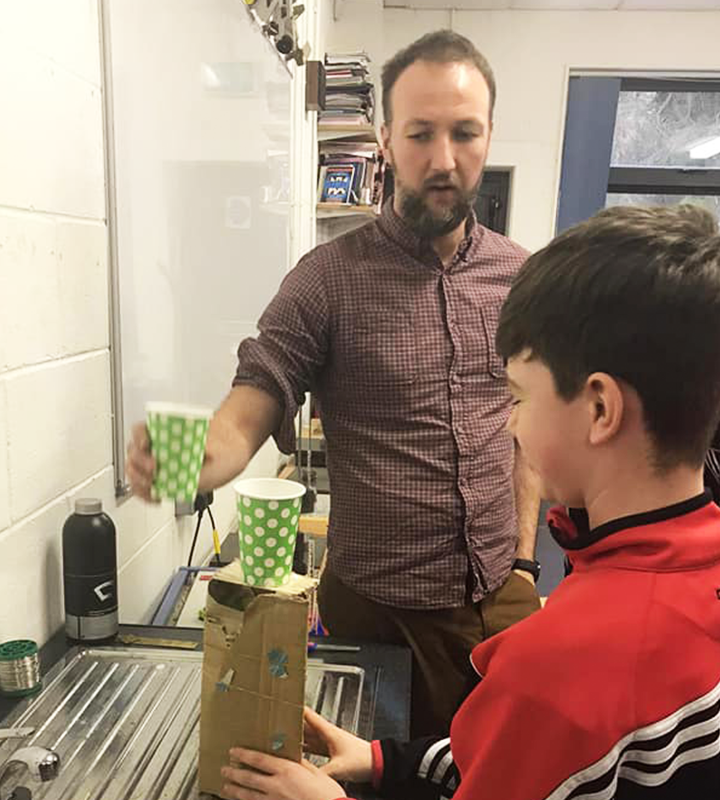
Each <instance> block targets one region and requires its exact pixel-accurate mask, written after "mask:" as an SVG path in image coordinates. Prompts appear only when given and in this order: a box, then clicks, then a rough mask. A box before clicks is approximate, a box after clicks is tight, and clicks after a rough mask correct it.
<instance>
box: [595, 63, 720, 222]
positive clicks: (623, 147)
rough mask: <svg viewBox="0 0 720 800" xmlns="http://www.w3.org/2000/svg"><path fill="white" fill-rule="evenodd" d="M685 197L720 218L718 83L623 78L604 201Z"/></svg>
mask: <svg viewBox="0 0 720 800" xmlns="http://www.w3.org/2000/svg"><path fill="white" fill-rule="evenodd" d="M681 202H694V203H698V204H700V205H702V206H704V207H705V208H707V209H708V210H709V211H712V212H713V213H714V214H715V215H716V216H718V217H719V218H720V83H717V82H710V81H681V80H674V81H669V80H653V79H623V80H622V81H621V83H620V93H619V96H618V102H617V112H616V117H615V130H614V134H613V141H612V153H611V157H610V171H609V179H608V189H607V195H606V205H607V206H613V205H621V204H622V205H638V204H642V205H674V204H676V203H681Z"/></svg>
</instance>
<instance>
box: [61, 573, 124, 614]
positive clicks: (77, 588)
mask: <svg viewBox="0 0 720 800" xmlns="http://www.w3.org/2000/svg"><path fill="white" fill-rule="evenodd" d="M117 607H118V601H117V582H116V578H115V573H114V572H106V573H103V574H100V575H68V574H66V575H65V613H66V614H72V615H73V616H76V617H98V616H103V615H105V614H109V613H111V612H113V611H117Z"/></svg>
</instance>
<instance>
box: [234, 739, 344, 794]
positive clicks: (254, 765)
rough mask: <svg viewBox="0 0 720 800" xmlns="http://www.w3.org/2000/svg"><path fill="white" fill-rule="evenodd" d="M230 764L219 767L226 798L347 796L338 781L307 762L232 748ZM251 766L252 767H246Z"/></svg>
mask: <svg viewBox="0 0 720 800" xmlns="http://www.w3.org/2000/svg"><path fill="white" fill-rule="evenodd" d="M230 761H231V764H235V765H238V766H229V767H223V768H222V776H223V778H224V779H225V783H224V785H223V790H222V792H223V797H225V798H228V799H229V800H336V798H339V797H346V794H345V792H344V791H343V790H342V787H341V786H340V784H339V783H336V782H335V781H334V780H333V779H332V778H331V777H330V776H329V775H326V774H325V773H324V772H321V771H320V770H319V769H318V768H317V767H315V766H313V765H312V764H310V763H309V762H308V761H303V762H302V763H300V764H297V763H295V762H294V761H288V760H287V759H285V758H276V757H275V756H269V755H265V753H256V752H255V751H254V750H244V749H242V748H239V747H234V748H233V749H232V750H230ZM246 767H250V768H251V769H246Z"/></svg>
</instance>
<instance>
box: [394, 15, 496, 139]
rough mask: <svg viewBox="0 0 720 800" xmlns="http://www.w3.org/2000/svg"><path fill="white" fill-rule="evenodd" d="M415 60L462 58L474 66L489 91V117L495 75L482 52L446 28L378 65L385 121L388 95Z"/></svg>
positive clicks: (439, 60) (493, 96)
mask: <svg viewBox="0 0 720 800" xmlns="http://www.w3.org/2000/svg"><path fill="white" fill-rule="evenodd" d="M416 61H432V62H434V63H436V64H448V63H450V62H455V61H466V62H468V63H469V64H473V65H474V66H475V67H477V69H478V71H479V72H480V74H481V75H482V76H483V78H485V82H486V83H487V85H488V89H489V90H490V119H491V120H492V115H493V109H494V108H495V95H496V93H497V89H496V86H495V76H494V75H493V71H492V68H491V67H490V64H489V63H488V61H487V59H486V58H485V56H483V54H482V53H481V52H480V51H479V50H478V49H477V48H476V47H475V45H474V44H473V43H472V42H471V41H470V40H469V39H467V38H465V36H461V35H460V34H459V33H455V32H454V31H449V30H441V31H433V33H426V34H425V36H421V37H420V38H419V39H416V40H415V41H414V42H413V43H412V44H409V45H408V46H407V47H405V48H404V49H402V50H400V51H399V52H397V53H395V55H394V56H393V57H392V58H391V59H389V60H388V61H386V62H385V64H384V65H383V68H382V93H383V96H382V104H383V117H384V118H385V124H386V125H389V124H390V123H391V122H392V104H391V102H390V95H391V93H392V88H393V86H394V85H395V82H396V81H397V79H398V78H399V77H400V75H401V74H402V73H403V72H404V71H405V70H406V69H407V68H408V67H409V66H410V65H411V64H414V63H415V62H416Z"/></svg>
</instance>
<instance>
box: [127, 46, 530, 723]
mask: <svg viewBox="0 0 720 800" xmlns="http://www.w3.org/2000/svg"><path fill="white" fill-rule="evenodd" d="M382 88H383V112H384V118H385V123H384V125H383V128H382V142H383V151H384V155H385V158H386V161H387V163H389V164H390V165H391V167H392V169H393V173H394V179H395V193H394V195H393V197H392V198H390V199H389V200H388V201H387V202H386V204H385V206H384V208H383V210H382V213H381V215H380V216H379V217H378V218H377V219H376V220H375V221H373V222H371V223H369V224H367V225H365V226H363V227H362V228H360V229H357V230H355V231H352V232H351V233H348V234H346V235H344V236H341V237H339V238H337V239H335V240H334V241H332V242H330V243H328V244H324V245H321V246H319V247H317V248H315V249H314V250H313V251H311V252H310V253H308V254H307V255H306V256H305V257H303V258H302V259H301V261H300V262H299V263H298V265H297V266H296V267H295V269H293V270H292V271H291V272H290V273H289V274H288V275H287V277H286V278H285V280H284V281H283V283H282V285H281V287H280V289H279V291H278V294H277V295H276V296H275V298H274V299H273V300H272V301H271V303H270V305H269V306H268V308H267V309H266V311H265V312H264V314H263V316H262V317H261V319H260V322H259V325H258V328H259V331H260V334H259V336H258V337H257V338H256V339H255V338H253V339H246V340H245V341H243V342H242V343H241V344H240V347H239V349H238V367H237V372H236V375H235V378H234V381H233V388H232V390H231V392H230V394H229V395H228V397H227V398H226V400H225V401H224V403H223V404H222V406H221V407H220V409H219V410H218V412H217V414H216V416H215V418H214V420H213V422H212V424H211V428H210V434H209V437H208V446H207V451H206V458H205V463H204V466H203V471H202V474H201V479H200V482H201V487H202V488H205V489H210V488H214V487H217V486H220V485H222V484H224V483H227V482H228V481H229V480H231V479H232V478H233V477H234V476H235V475H237V474H238V473H239V472H241V471H242V470H243V469H244V468H245V466H246V465H247V463H248V461H249V460H250V458H251V457H252V455H253V454H254V453H255V452H256V451H257V449H258V448H259V447H260V445H261V444H262V443H263V442H264V441H265V439H266V438H267V437H268V436H271V435H272V436H273V437H274V438H275V440H276V442H277V444H278V446H279V448H280V450H282V451H283V452H286V453H291V452H293V451H294V449H295V429H294V418H295V415H296V412H297V409H298V405H299V404H300V403H302V402H303V399H304V397H305V393H306V392H307V391H311V392H312V393H313V395H314V396H315V397H316V398H317V400H318V405H319V410H320V416H321V418H322V424H323V431H324V435H325V440H326V447H327V466H328V470H329V476H330V489H331V513H330V522H329V529H328V539H327V544H328V551H327V567H326V569H325V570H324V572H323V575H322V580H321V583H320V587H319V594H318V599H319V603H320V612H321V617H322V619H323V622H324V623H325V625H326V627H327V628H328V629H329V631H330V633H331V634H333V635H335V636H340V637H347V638H352V639H362V640H370V641H375V642H383V643H395V644H406V645H409V646H410V647H411V648H412V651H413V688H412V711H411V729H412V735H413V736H421V735H423V734H429V733H432V734H437V733H438V732H441V731H443V730H446V729H447V727H448V725H449V723H450V720H451V718H452V716H453V713H454V712H455V710H456V709H457V707H458V705H459V704H460V702H461V701H462V700H463V699H464V697H465V696H466V694H467V693H468V691H469V690H470V689H471V688H472V685H473V683H474V681H475V680H476V676H475V675H474V673H473V671H472V668H471V666H470V660H469V655H470V652H471V650H472V649H473V647H474V646H475V645H476V644H478V643H479V642H480V641H481V640H483V639H485V638H487V637H489V636H491V635H492V634H494V633H497V632H498V631H500V630H502V629H504V628H506V627H507V626H508V625H510V624H512V623H513V622H515V621H517V620H519V619H522V618H523V617H525V616H527V615H528V614H530V613H531V612H532V611H534V610H536V609H537V608H539V600H538V596H537V592H536V590H535V585H534V580H535V579H536V578H537V572H538V565H537V563H536V562H535V561H534V560H533V559H534V550H535V535H536V528H537V515H538V505H539V503H538V496H537V492H536V490H535V489H534V487H533V480H532V478H531V477H530V475H529V473H528V472H527V469H526V466H525V464H524V462H523V460H522V457H521V455H520V454H519V453H518V452H517V451H516V450H515V447H514V442H513V438H512V436H511V435H510V434H509V433H508V432H507V430H506V427H505V426H506V422H507V420H508V417H509V413H510V408H511V396H510V393H509V391H508V388H507V386H506V381H505V369H504V365H503V361H502V359H501V358H500V357H499V356H498V355H497V353H496V352H495V344H494V342H495V330H496V327H497V323H498V317H499V314H500V307H501V305H502V303H503V300H504V299H505V296H506V295H507V293H508V291H509V288H510V284H511V282H512V279H513V277H514V275H515V273H516V272H517V271H518V269H519V268H520V266H521V265H522V263H523V262H524V261H525V258H526V256H527V253H526V251H525V250H523V249H522V248H521V247H519V246H518V245H516V244H514V243H513V242H511V241H510V240H509V239H506V238H505V237H503V236H500V235H499V234H497V233H494V232H492V231H490V230H488V229H486V228H484V227H483V226H482V225H480V224H479V223H478V222H477V220H476V218H475V214H474V212H473V204H474V201H475V197H476V194H477V191H478V188H479V186H480V182H481V180H482V173H483V168H484V166H485V161H486V158H487V153H488V147H489V144H490V136H491V133H492V117H493V107H494V104H495V94H496V89H495V80H494V77H493V74H492V70H491V69H490V66H489V64H488V63H487V61H486V60H485V58H484V57H483V56H482V55H481V54H480V53H479V52H478V51H477V50H476V49H475V47H474V45H473V44H472V43H471V42H470V41H469V40H468V39H466V38H465V37H463V36H460V35H458V34H456V33H453V32H451V31H437V32H435V33H431V34H428V35H426V36H423V37H422V38H421V39H419V40H417V41H416V42H414V43H413V44H411V45H410V46H409V47H407V48H405V49H404V50H402V51H400V52H399V53H397V54H396V55H395V56H394V57H393V58H391V59H390V60H389V61H388V62H387V63H386V64H385V66H384V68H383V73H382ZM152 466H153V463H152V459H151V457H150V455H149V452H148V445H147V437H146V434H145V431H144V427H143V426H139V427H138V428H137V431H136V435H135V439H134V440H133V443H132V444H131V446H130V451H129V466H128V475H129V477H130V480H131V484H132V486H133V488H134V489H135V491H136V492H137V493H138V494H140V495H142V496H148V494H149V485H150V481H151V479H152Z"/></svg>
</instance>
